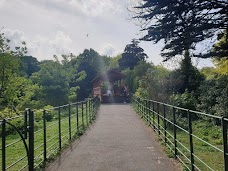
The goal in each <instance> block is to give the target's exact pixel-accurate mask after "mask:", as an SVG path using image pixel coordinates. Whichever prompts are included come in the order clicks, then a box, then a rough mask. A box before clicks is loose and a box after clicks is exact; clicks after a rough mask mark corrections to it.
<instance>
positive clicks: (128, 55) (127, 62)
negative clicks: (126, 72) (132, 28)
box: [118, 39, 148, 69]
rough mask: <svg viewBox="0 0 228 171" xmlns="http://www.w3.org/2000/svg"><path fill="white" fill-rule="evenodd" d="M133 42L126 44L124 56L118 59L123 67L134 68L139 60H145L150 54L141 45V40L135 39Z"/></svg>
mask: <svg viewBox="0 0 228 171" xmlns="http://www.w3.org/2000/svg"><path fill="white" fill-rule="evenodd" d="M131 42H132V43H131V44H128V45H126V47H125V49H124V53H123V54H122V58H120V59H119V60H118V62H119V67H120V68H121V69H125V68H130V69H133V68H134V67H135V66H136V65H137V64H138V62H139V61H144V60H145V58H148V56H147V55H146V54H145V53H144V50H143V49H142V48H141V47H139V45H138V44H139V41H137V40H135V39H133V40H132V41H131Z"/></svg>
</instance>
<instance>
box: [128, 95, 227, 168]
mask: <svg viewBox="0 0 228 171" xmlns="http://www.w3.org/2000/svg"><path fill="white" fill-rule="evenodd" d="M131 103H132V104H133V106H134V107H135V109H136V111H137V113H138V114H139V115H140V116H141V117H142V118H143V119H144V120H145V121H146V122H147V123H148V125H149V126H150V127H151V128H152V129H153V130H154V131H155V132H156V133H157V134H158V136H159V139H160V140H161V141H162V143H164V145H165V146H166V147H167V149H169V151H168V152H169V155H171V156H173V157H174V158H177V159H178V160H179V161H180V162H181V163H182V164H183V165H184V167H185V168H186V169H187V170H191V171H194V170H225V171H227V170H228V151H227V124H228V119H227V118H225V117H218V116H214V115H210V114H206V113H202V112H197V111H192V110H188V109H184V108H180V107H177V106H172V105H169V104H165V103H161V102H158V101H154V100H148V99H142V98H140V97H137V96H135V95H132V98H131ZM180 116H181V117H180ZM212 122H214V123H216V124H214V129H213V130H212V131H211V130H210V131H211V132H208V131H207V130H206V129H208V127H207V124H208V125H209V124H210V123H212ZM198 123H201V124H202V123H203V124H204V127H203V129H205V131H204V132H205V134H206V133H208V134H210V133H211V134H213V131H217V134H216V135H217V136H218V137H216V138H217V139H216V138H215V140H214V141H210V140H208V139H206V138H205V136H204V135H201V134H200V132H199V130H198V129H197V124H198ZM212 128H213V127H212ZM219 140H221V142H220V141H219ZM200 148H201V149H200ZM202 150H203V151H202ZM170 153H171V154H170Z"/></svg>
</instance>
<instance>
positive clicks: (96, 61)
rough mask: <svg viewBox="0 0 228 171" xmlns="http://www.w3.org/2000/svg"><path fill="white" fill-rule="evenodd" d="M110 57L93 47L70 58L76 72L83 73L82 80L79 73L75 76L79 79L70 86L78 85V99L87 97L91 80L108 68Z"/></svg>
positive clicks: (90, 88) (89, 93)
mask: <svg viewBox="0 0 228 171" xmlns="http://www.w3.org/2000/svg"><path fill="white" fill-rule="evenodd" d="M109 62H110V58H108V57H107V56H102V55H100V54H99V53H98V52H96V51H95V50H93V49H85V50H84V52H83V53H81V54H79V56H78V57H76V58H73V59H72V60H71V62H70V63H71V64H72V65H77V72H78V73H83V72H84V73H85V75H84V78H83V80H80V77H79V75H77V76H76V77H75V78H76V79H77V80H80V81H75V82H71V83H70V86H71V87H72V86H73V87H79V89H78V90H77V93H78V94H77V98H78V100H84V99H85V98H88V97H89V96H90V95H91V93H92V80H93V79H94V78H95V77H96V76H97V75H98V74H101V73H103V72H105V71H107V69H108V68H109Z"/></svg>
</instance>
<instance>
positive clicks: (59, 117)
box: [58, 107, 62, 150]
mask: <svg viewBox="0 0 228 171" xmlns="http://www.w3.org/2000/svg"><path fill="white" fill-rule="evenodd" d="M60 112H61V111H60V107H59V108H58V122H59V150H61V148H62V135H61V116H60Z"/></svg>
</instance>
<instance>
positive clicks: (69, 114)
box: [68, 104, 71, 140]
mask: <svg viewBox="0 0 228 171" xmlns="http://www.w3.org/2000/svg"><path fill="white" fill-rule="evenodd" d="M68 117H69V118H68V119H69V120H68V122H69V140H71V110H70V104H69V105H68Z"/></svg>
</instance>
